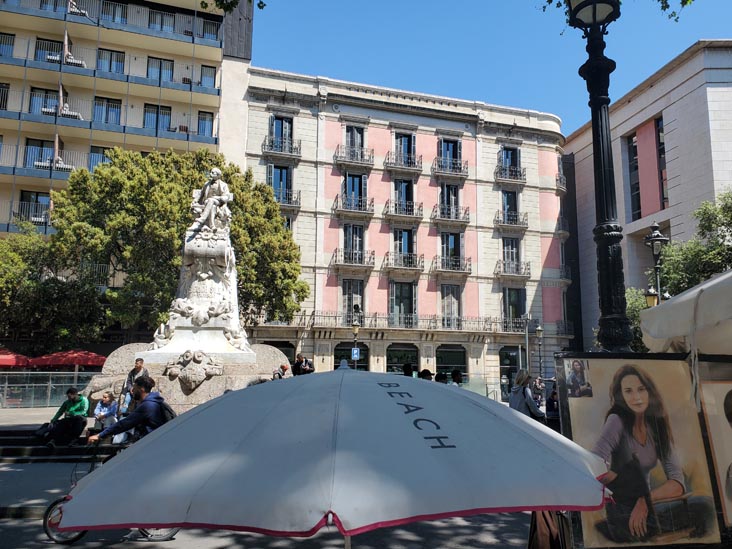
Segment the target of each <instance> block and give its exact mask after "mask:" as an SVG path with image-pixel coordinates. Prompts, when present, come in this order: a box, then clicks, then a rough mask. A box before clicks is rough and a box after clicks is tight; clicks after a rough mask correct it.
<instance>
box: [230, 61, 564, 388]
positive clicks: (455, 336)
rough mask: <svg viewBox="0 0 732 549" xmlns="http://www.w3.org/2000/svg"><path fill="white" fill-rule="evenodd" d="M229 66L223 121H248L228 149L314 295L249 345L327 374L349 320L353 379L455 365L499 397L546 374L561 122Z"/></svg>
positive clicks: (556, 337)
mask: <svg viewBox="0 0 732 549" xmlns="http://www.w3.org/2000/svg"><path fill="white" fill-rule="evenodd" d="M234 67H239V68H238V69H237V68H234ZM223 73H224V74H226V75H237V79H238V82H237V84H236V86H237V87H236V88H235V89H230V88H229V87H228V86H227V87H225V89H224V95H223V101H224V102H225V103H226V104H227V114H226V117H225V118H226V120H227V121H228V120H231V117H230V116H229V113H230V112H236V113H237V114H236V119H237V120H243V121H245V122H246V123H245V124H242V125H240V126H237V127H236V128H234V127H232V128H231V131H232V135H231V137H232V138H222V143H221V151H222V152H223V153H225V154H226V156H227V158H230V159H232V160H234V161H236V162H238V163H240V164H242V165H246V166H247V167H249V168H251V169H252V170H253V171H254V175H255V178H256V179H257V180H259V181H263V182H267V183H268V184H269V185H271V186H272V187H273V189H274V191H275V196H276V198H277V200H278V201H279V202H280V205H281V208H282V215H283V217H284V219H285V223H287V225H288V226H289V227H291V229H292V231H293V235H294V238H295V240H296V241H297V242H298V244H299V245H300V247H301V251H302V268H303V275H302V276H303V278H304V279H305V280H307V281H308V283H309V284H310V287H311V294H310V297H309V299H308V300H307V302H306V303H304V304H303V310H302V312H301V314H299V315H298V316H297V317H296V319H295V320H294V322H292V323H290V324H281V323H276V322H268V321H267V319H262V323H261V324H260V325H259V326H257V327H253V328H250V329H249V331H250V340H251V341H253V342H257V343H269V344H272V345H275V346H277V347H279V348H281V349H282V350H283V351H284V352H285V353H286V354H288V355H289V356H290V357H294V354H295V353H297V352H303V353H304V354H305V355H306V356H309V357H312V358H313V361H314V363H315V365H316V368H317V369H318V370H326V369H331V368H334V367H337V366H338V364H339V363H340V361H341V360H342V359H346V360H348V361H349V363H353V362H352V359H351V348H352V347H353V346H354V343H353V339H354V337H353V333H352V332H353V325H354V322H357V323H358V325H359V332H358V347H359V348H360V355H361V356H360V358H359V359H358V361H357V363H358V367H359V368H362V369H368V370H371V371H381V372H384V371H395V370H399V371H401V367H402V365H403V364H404V363H411V364H413V365H414V366H415V367H418V368H429V369H430V370H432V371H433V372H434V371H435V370H436V369H437V370H447V371H449V370H451V369H453V368H460V369H461V370H462V371H463V372H465V373H467V374H470V376H471V377H472V378H473V379H475V380H477V381H476V382H477V383H482V384H485V383H487V384H488V386H489V387H490V388H491V389H489V390H494V391H495V392H496V395H498V394H499V390H500V389H499V387H500V380H501V376H502V375H505V376H506V379H507V380H510V379H511V377H512V375H513V373H514V372H515V371H516V370H517V368H518V367H519V365H520V364H522V365H524V366H526V364H527V360H528V361H529V366H530V367H531V369H532V370H533V371H538V370H539V368H540V359H539V354H538V353H539V344H538V338H537V334H536V331H535V328H536V326H538V325H539V324H541V326H542V327H543V330H544V337H543V342H542V343H543V346H542V357H543V358H542V361H541V367H542V369H543V373H544V374H545V375H546V374H547V373H548V374H549V375H552V373H553V365H552V363H551V362H552V361H551V358H550V357H551V356H552V353H553V352H554V351H557V350H560V349H563V348H566V347H567V346H568V345H569V344H570V340H571V334H572V328H571V323H569V322H567V321H566V316H565V306H564V303H565V292H566V288H567V286H568V285H569V284H570V282H571V273H570V272H569V270H568V268H567V266H566V265H565V263H564V262H563V258H562V252H563V246H564V241H565V240H566V238H567V237H568V235H569V229H568V223H567V220H566V219H565V218H564V217H563V216H562V198H563V197H564V195H565V193H566V185H565V179H564V176H563V175H562V173H561V164H560V162H559V160H560V158H561V153H562V148H561V147H562V144H563V136H562V135H561V133H560V121H559V119H558V118H557V117H556V116H553V115H551V114H546V113H540V112H535V111H526V110H521V109H512V108H510V107H499V106H495V105H489V104H485V103H480V102H476V101H468V100H462V99H452V98H446V97H437V96H433V95H426V94H419V93H415V92H410V91H404V90H395V89H388V88H383V87H378V86H369V85H364V84H358V83H353V82H343V81H337V80H333V79H330V78H323V77H312V76H305V75H299V74H290V73H283V72H280V71H274V70H267V69H262V68H256V67H251V66H249V64H248V63H246V62H243V61H241V60H237V59H227V58H225V59H224V64H223ZM245 75H246V76H245ZM230 94H231V95H230ZM229 97H234V98H237V99H239V103H238V104H236V103H235V104H233V105H232V106H231V107H232V109H233V110H232V111H229V109H228V106H229V103H228V98H229ZM222 128H223V124H222ZM242 129H245V130H246V135H245V136H244V139H243V140H242V139H241V135H240V134H238V133H236V132H239V131H242ZM222 131H223V130H222ZM223 135H224V134H223V133H222V136H223ZM242 144H243V145H244V147H243V148H242ZM356 307H358V312H357V313H356V312H355V311H356ZM528 316H530V318H531V320H530V321H529V320H527V317H528ZM526 341H528V342H529V347H530V351H531V352H530V353H529V355H528V359H527V357H526V354H525V348H526ZM519 347H521V348H522V349H523V352H522V353H521V355H520V354H519ZM519 356H521V358H519Z"/></svg>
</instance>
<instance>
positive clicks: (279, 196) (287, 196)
mask: <svg viewBox="0 0 732 549" xmlns="http://www.w3.org/2000/svg"><path fill="white" fill-rule="evenodd" d="M274 197H275V200H276V201H277V203H278V204H280V206H290V207H293V208H299V207H300V191H290V190H287V191H282V190H280V191H275V193H274Z"/></svg>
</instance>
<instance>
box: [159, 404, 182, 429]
mask: <svg viewBox="0 0 732 549" xmlns="http://www.w3.org/2000/svg"><path fill="white" fill-rule="evenodd" d="M160 410H161V412H163V423H161V425H165V424H166V423H168V422H169V421H170V420H171V419H175V418H176V417H178V414H176V413H175V410H173V408H171V407H170V404H168V403H167V402H165V401H163V402H161V403H160Z"/></svg>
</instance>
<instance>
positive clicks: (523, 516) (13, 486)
mask: <svg viewBox="0 0 732 549" xmlns="http://www.w3.org/2000/svg"><path fill="white" fill-rule="evenodd" d="M54 411H55V410H54V409H52V408H35V409H0V429H8V428H12V427H18V428H28V427H30V426H37V425H40V424H41V423H43V422H45V421H48V420H49V419H50V418H51V416H52V415H53V413H54ZM73 467H74V464H70V463H19V464H2V463H0V517H7V516H9V515H10V514H11V513H15V514H16V516H17V514H18V513H21V514H23V516H30V517H39V516H40V515H41V514H42V510H43V509H45V506H46V505H48V503H50V502H51V501H53V500H54V499H56V498H57V497H59V496H60V495H63V494H64V493H66V491H67V490H68V488H69V484H70V477H71V470H72V469H73ZM110 497H124V494H110ZM529 521H530V514H529V513H511V514H494V515H479V516H475V517H467V518H453V519H444V520H437V521H431V522H419V523H414V524H411V525H406V526H399V527H395V528H383V529H380V530H375V531H373V532H369V533H366V534H362V535H359V536H355V537H354V538H352V547H353V549H468V548H471V549H472V548H478V547H491V548H495V549H514V548H517V547H526V542H527V538H528V533H529ZM129 533H130V532H129V530H109V531H104V532H90V533H89V534H87V536H86V537H84V538H83V539H82V540H80V541H79V542H77V543H76V544H75V545H74V546H75V547H116V546H123V547H129V548H135V547H140V548H143V547H144V548H146V549H150V547H151V545H150V542H147V541H145V540H139V541H135V540H128V539H123V538H125V536H127V535H128V534H129ZM50 545H52V544H51V542H50V540H49V539H48V538H47V537H46V535H45V533H44V532H43V526H42V523H41V520H40V519H39V518H28V519H22V520H21V519H10V518H0V547H3V549H5V548H7V549H16V548H17V549H20V548H23V549H25V548H33V547H46V548H48V547H49V546H50ZM156 545H158V546H160V547H168V548H171V547H175V548H179V547H180V548H191V549H193V548H196V549H198V548H200V549H218V548H224V547H241V548H247V549H254V548H261V549H317V548H326V549H331V548H333V549H335V548H339V547H343V546H344V540H343V537H342V536H341V535H340V533H339V532H338V531H337V530H335V528H333V529H331V530H328V529H323V530H321V531H320V532H319V533H318V534H317V535H315V536H313V537H312V538H307V539H297V538H272V537H266V536H260V535H256V534H245V533H238V532H231V531H228V530H182V531H181V532H180V533H179V534H178V535H177V536H176V538H175V539H174V540H171V541H168V542H156Z"/></svg>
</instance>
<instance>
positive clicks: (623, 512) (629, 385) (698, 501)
mask: <svg viewBox="0 0 732 549" xmlns="http://www.w3.org/2000/svg"><path fill="white" fill-rule="evenodd" d="M610 403H611V406H610V410H609V411H608V412H607V415H606V416H605V425H604V426H603V428H602V432H601V433H600V437H599V439H598V440H597V442H596V443H595V445H594V447H593V448H592V452H593V453H595V454H597V455H599V456H600V457H602V458H603V459H604V460H605V461H606V462H607V463H609V464H610V470H609V471H608V473H607V474H606V475H605V477H604V478H603V479H602V481H603V483H605V484H606V485H607V486H608V488H610V489H611V490H612V492H613V499H614V502H611V503H608V504H607V505H606V506H605V511H606V513H607V520H605V521H602V522H600V523H598V525H597V528H598V530H599V531H600V532H601V533H602V534H603V535H604V536H605V537H607V538H608V539H610V540H611V541H615V542H621V543H622V542H630V541H645V540H648V539H649V538H651V537H652V536H654V535H656V534H658V533H659V532H672V531H677V530H681V529H687V528H692V527H693V531H692V532H691V533H690V534H689V535H690V537H698V536H703V535H704V534H705V532H706V531H707V529H708V528H709V527H710V526H711V524H710V521H711V520H713V511H712V510H713V506H712V504H711V501H709V498H706V497H689V496H688V495H685V492H686V486H685V482H684V473H683V470H682V467H681V464H680V462H679V459H678V456H677V454H676V451H675V449H674V439H673V434H672V432H671V425H670V422H669V418H668V414H667V412H666V408H665V406H664V404H663V399H662V398H661V395H660V394H659V392H658V389H657V388H656V385H655V384H654V382H653V380H652V379H651V378H650V377H649V376H648V374H647V373H646V372H644V371H643V370H642V369H641V368H639V367H638V366H634V365H629V364H626V365H624V366H622V367H621V368H620V369H619V370H618V371H617V372H616V373H615V375H614V377H613V380H612V382H611V384H610ZM659 462H660V464H661V466H662V468H663V471H664V473H665V481H663V482H662V483H661V484H660V485H657V486H652V485H651V470H652V469H653V468H655V467H656V465H657V464H658V463H659Z"/></svg>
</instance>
